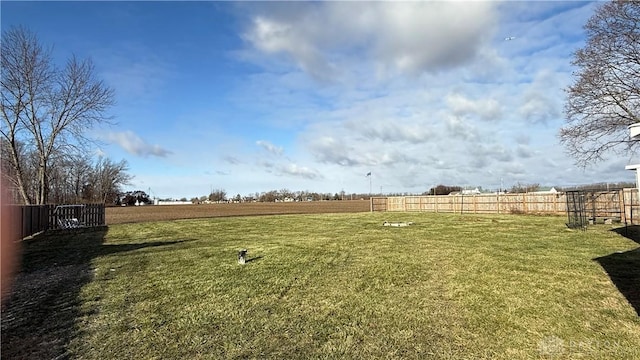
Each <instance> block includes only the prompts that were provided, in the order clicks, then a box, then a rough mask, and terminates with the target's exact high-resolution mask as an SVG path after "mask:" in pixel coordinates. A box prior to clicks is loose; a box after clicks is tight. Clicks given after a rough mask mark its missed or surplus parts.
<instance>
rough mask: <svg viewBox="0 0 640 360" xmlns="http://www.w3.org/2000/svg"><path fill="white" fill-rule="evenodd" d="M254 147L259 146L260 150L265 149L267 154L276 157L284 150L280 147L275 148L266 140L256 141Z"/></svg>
mask: <svg viewBox="0 0 640 360" xmlns="http://www.w3.org/2000/svg"><path fill="white" fill-rule="evenodd" d="M256 145H258V146H260V147H261V148H263V149H265V150H266V151H267V152H269V153H270V154H273V155H277V156H280V155H282V153H283V151H284V149H283V148H282V147H281V146H276V145H274V144H272V143H270V142H268V141H266V140H258V141H256Z"/></svg>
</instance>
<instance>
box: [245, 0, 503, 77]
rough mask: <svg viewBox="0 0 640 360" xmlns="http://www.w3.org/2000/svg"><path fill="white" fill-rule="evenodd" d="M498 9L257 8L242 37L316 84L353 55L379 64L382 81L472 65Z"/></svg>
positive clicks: (400, 5)
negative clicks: (384, 77)
mask: <svg viewBox="0 0 640 360" xmlns="http://www.w3.org/2000/svg"><path fill="white" fill-rule="evenodd" d="M494 8H495V4H494V3H492V2H473V3H467V2H464V3H453V2H394V3H391V2H366V3H355V2H354V3H349V2H328V3H320V4H312V5H309V6H304V7H298V8H297V11H296V12H272V13H269V12H268V11H264V10H263V9H262V8H260V10H259V11H258V14H255V15H254V16H253V21H252V23H251V26H250V27H249V28H248V29H247V31H246V32H245V34H244V38H245V40H247V41H248V42H249V43H251V44H252V45H253V46H254V47H255V48H256V49H258V50H260V51H262V52H265V53H268V54H274V53H276V54H277V53H282V54H286V55H288V56H290V57H291V59H293V61H294V63H295V64H296V65H297V66H298V67H299V68H300V69H302V70H303V71H305V72H307V73H308V74H310V75H312V76H313V77H316V78H319V79H329V78H334V77H335V75H336V72H338V71H339V70H337V69H340V68H341V64H342V63H343V62H344V61H347V60H346V59H348V58H349V57H352V56H356V57H358V58H360V59H359V60H361V61H369V60H370V59H374V60H373V62H374V63H375V64H377V67H378V69H379V73H380V74H388V73H395V72H399V73H401V74H405V75H415V74H420V73H422V72H436V71H439V70H444V69H450V68H453V67H456V66H459V65H462V64H465V63H468V62H470V61H472V60H473V59H474V58H475V57H476V56H477V55H478V52H479V51H480V49H481V48H482V46H483V45H484V44H485V43H486V41H487V40H488V39H489V38H490V37H491V36H492V33H493V31H494V27H495V23H496V20H497V13H496V11H495V9H494ZM354 49H355V50H356V51H354Z"/></svg>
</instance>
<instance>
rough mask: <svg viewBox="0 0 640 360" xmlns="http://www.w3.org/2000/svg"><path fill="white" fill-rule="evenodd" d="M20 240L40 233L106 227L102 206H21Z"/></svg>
mask: <svg viewBox="0 0 640 360" xmlns="http://www.w3.org/2000/svg"><path fill="white" fill-rule="evenodd" d="M18 208H19V211H18V218H19V221H20V224H21V227H20V238H21V239H24V238H25V237H27V236H31V235H34V234H37V233H39V232H42V231H48V230H57V229H75V228H87V227H96V226H104V225H106V221H105V209H104V204H75V205H21V206H18Z"/></svg>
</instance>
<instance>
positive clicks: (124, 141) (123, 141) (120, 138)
mask: <svg viewBox="0 0 640 360" xmlns="http://www.w3.org/2000/svg"><path fill="white" fill-rule="evenodd" d="M102 138H103V139H104V140H105V141H109V142H114V143H116V144H118V145H119V146H120V147H122V148H123V149H124V150H125V151H126V152H128V153H129V154H132V155H136V156H141V157H148V156H157V157H166V156H168V155H169V154H171V151H169V150H167V149H164V148H163V147H161V146H160V145H157V144H154V145H152V144H148V143H147V142H145V141H144V140H143V139H142V138H140V137H139V136H138V135H136V134H135V133H133V132H132V131H123V132H108V133H106V134H105V135H103V136H102Z"/></svg>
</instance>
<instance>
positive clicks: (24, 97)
mask: <svg viewBox="0 0 640 360" xmlns="http://www.w3.org/2000/svg"><path fill="white" fill-rule="evenodd" d="M1 57H2V70H1V71H2V72H1V82H2V86H1V93H2V103H1V112H2V120H3V122H2V127H1V128H0V132H1V135H2V137H3V138H4V140H5V142H6V146H5V147H6V151H7V152H8V153H7V155H6V156H4V158H6V159H7V160H8V161H9V166H10V167H11V168H12V174H13V177H12V178H11V181H12V182H13V184H14V185H15V186H16V187H17V188H18V191H19V192H20V195H21V196H22V198H23V201H24V202H25V203H26V204H31V203H37V204H44V203H46V202H47V200H48V191H49V184H48V181H49V179H48V175H49V171H48V167H49V165H50V163H51V161H52V157H53V156H54V154H58V155H60V154H66V153H69V152H72V150H73V149H74V148H75V149H76V150H77V149H78V148H82V147H83V146H85V145H86V144H87V143H88V139H87V138H86V136H85V132H86V130H87V129H89V128H91V127H92V126H94V125H96V124H99V123H102V122H106V121H108V117H107V116H105V112H106V110H107V109H108V108H109V107H110V106H111V105H112V104H113V90H112V89H110V88H109V87H107V86H106V85H105V84H104V83H103V82H102V81H99V80H97V79H95V77H94V68H93V64H92V62H91V60H88V59H87V60H78V59H77V58H76V57H75V56H72V57H71V58H70V59H69V60H68V61H67V63H66V65H65V66H64V67H63V68H61V69H58V68H57V67H56V66H54V64H53V63H52V60H51V57H50V51H49V50H45V49H44V48H43V47H42V45H40V43H39V41H38V38H37V37H36V35H35V34H34V33H32V32H30V31H29V30H27V29H26V28H22V27H18V28H11V29H9V30H7V31H5V32H3V34H2V54H1ZM21 145H22V146H24V147H25V148H26V149H24V150H22V151H26V152H29V151H32V152H33V153H34V154H36V156H37V171H36V180H37V185H38V191H37V193H36V194H35V197H32V196H30V195H29V193H28V191H27V186H26V184H25V183H24V179H25V176H24V169H23V167H22V162H21V159H20V151H21V149H20V146H21Z"/></svg>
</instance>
